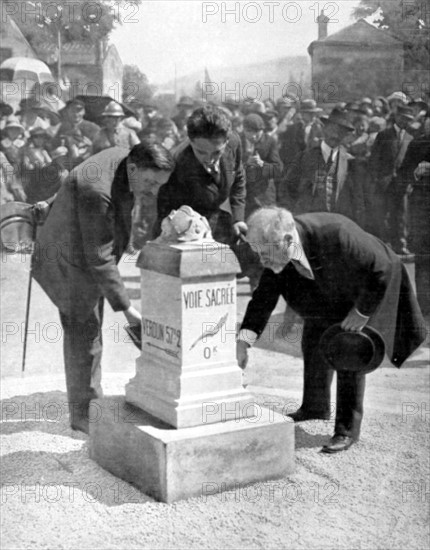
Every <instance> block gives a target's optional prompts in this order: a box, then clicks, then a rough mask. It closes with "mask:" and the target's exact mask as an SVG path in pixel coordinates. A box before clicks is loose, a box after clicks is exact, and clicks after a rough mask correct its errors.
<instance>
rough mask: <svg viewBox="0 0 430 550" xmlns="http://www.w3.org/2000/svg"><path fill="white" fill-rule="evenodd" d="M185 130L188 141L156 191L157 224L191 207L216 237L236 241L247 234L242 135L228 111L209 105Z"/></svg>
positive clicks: (194, 114) (188, 123)
mask: <svg viewBox="0 0 430 550" xmlns="http://www.w3.org/2000/svg"><path fill="white" fill-rule="evenodd" d="M187 130H188V137H189V140H190V144H189V145H187V146H186V147H185V149H183V150H182V151H181V152H180V153H179V154H178V156H177V158H176V167H175V170H174V171H173V173H172V175H171V176H170V178H169V181H168V182H167V183H166V185H163V186H162V187H161V189H160V192H159V194H158V222H159V226H161V221H162V220H163V219H164V218H165V217H166V216H167V215H168V214H170V212H171V210H173V209H175V210H177V209H178V208H180V207H181V206H182V205H188V206H190V207H191V208H193V209H194V210H196V212H198V213H199V214H201V215H202V216H205V217H206V218H207V220H208V222H209V224H210V226H211V229H212V233H213V236H214V238H215V240H217V241H219V242H223V243H226V244H233V243H234V242H235V241H236V239H237V237H239V235H240V234H242V233H246V224H245V222H244V216H245V196H246V189H245V175H244V170H243V164H242V150H241V145H240V139H239V137H238V136H237V134H234V133H232V132H231V124H230V121H229V119H228V117H227V116H226V114H225V113H224V112H223V111H222V110H221V109H218V108H217V107H214V106H210V105H208V106H205V107H201V108H199V109H196V110H195V111H194V112H193V113H192V114H191V116H190V117H189V118H188V121H187Z"/></svg>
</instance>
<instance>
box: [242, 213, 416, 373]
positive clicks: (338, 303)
mask: <svg viewBox="0 0 430 550" xmlns="http://www.w3.org/2000/svg"><path fill="white" fill-rule="evenodd" d="M296 224H297V229H298V232H299V235H300V239H301V243H302V246H303V250H304V253H305V254H306V257H307V258H308V260H309V263H310V265H311V268H312V271H313V273H314V276H315V280H310V279H306V278H304V277H303V276H301V275H299V273H298V272H297V270H296V269H295V267H294V266H293V265H292V264H291V262H290V263H289V264H287V266H286V267H285V268H284V269H283V271H282V272H281V273H279V274H275V273H274V272H273V271H272V270H270V269H265V270H264V272H263V275H262V277H261V280H260V283H259V285H258V288H257V289H256V290H255V292H254V294H253V297H252V300H251V302H250V303H249V305H248V308H247V311H246V314H245V318H244V320H243V323H242V328H243V329H249V330H252V331H254V332H256V333H257V334H258V335H260V334H261V333H262V332H263V330H264V327H265V325H266V323H267V321H268V320H269V318H270V315H271V313H272V311H273V309H274V308H275V306H276V304H277V302H278V299H279V296H283V297H284V299H285V300H286V301H287V303H288V304H289V305H290V306H291V307H292V308H293V309H294V310H295V311H297V313H299V314H300V315H301V316H302V317H303V318H304V320H305V323H306V322H307V321H308V320H311V319H312V320H313V322H314V323H315V321H317V320H318V318H322V319H324V320H327V319H330V320H331V321H332V322H333V324H334V323H336V322H340V321H342V320H343V319H344V318H345V317H346V316H347V314H348V312H349V311H350V310H351V309H352V308H353V307H355V308H356V309H357V310H358V311H359V312H360V313H362V314H363V315H367V316H369V317H370V319H369V323H368V324H369V326H372V327H373V328H375V329H376V330H378V331H379V332H380V333H381V334H382V336H383V338H384V341H385V344H386V351H387V354H388V356H389V357H390V359H391V361H392V362H393V363H394V364H395V365H397V366H400V365H401V364H402V363H403V362H404V361H405V359H406V358H407V357H408V356H409V355H410V354H411V353H412V352H413V351H414V350H415V349H416V348H417V347H418V346H419V345H420V344H421V343H422V342H423V341H424V339H425V336H426V335H425V329H424V321H423V318H422V315H421V312H420V309H419V306H418V303H417V301H416V298H415V296H414V294H413V291H412V288H411V285H410V282H409V279H408V275H407V272H406V270H405V268H404V266H403V265H402V264H401V262H400V260H399V259H398V257H397V256H396V255H395V254H394V253H393V252H392V251H391V250H390V249H389V248H388V247H386V246H385V245H384V244H383V243H382V242H381V241H380V240H379V239H377V238H376V237H373V236H372V235H370V234H369V233H366V232H365V231H363V230H362V229H360V227H358V226H357V225H356V224H355V223H354V222H352V221H351V220H348V219H347V218H345V217H343V216H340V215H338V214H327V213H319V214H305V215H302V216H297V218H296Z"/></svg>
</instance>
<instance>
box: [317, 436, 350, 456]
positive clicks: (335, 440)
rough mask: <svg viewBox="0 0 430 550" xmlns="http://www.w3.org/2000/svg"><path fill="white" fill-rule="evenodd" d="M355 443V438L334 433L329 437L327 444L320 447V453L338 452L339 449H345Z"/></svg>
mask: <svg viewBox="0 0 430 550" xmlns="http://www.w3.org/2000/svg"><path fill="white" fill-rule="evenodd" d="M353 443H355V440H354V439H352V437H349V436H348V435H334V436H333V437H332V438H331V439H330V443H329V444H328V445H324V447H323V448H322V449H321V452H322V453H339V452H340V451H346V450H347V449H349V448H350V447H351V445H352V444H353Z"/></svg>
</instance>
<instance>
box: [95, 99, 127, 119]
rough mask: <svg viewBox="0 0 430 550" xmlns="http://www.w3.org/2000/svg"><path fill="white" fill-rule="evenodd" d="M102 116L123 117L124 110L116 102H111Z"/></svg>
mask: <svg viewBox="0 0 430 550" xmlns="http://www.w3.org/2000/svg"><path fill="white" fill-rule="evenodd" d="M101 116H110V117H123V116H125V114H124V109H123V108H122V107H121V105H120V104H119V103H117V102H116V101H110V102H109V103H108V104H107V105H106V107H105V108H104V109H103V111H102V113H101Z"/></svg>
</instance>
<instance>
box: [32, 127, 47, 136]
mask: <svg viewBox="0 0 430 550" xmlns="http://www.w3.org/2000/svg"><path fill="white" fill-rule="evenodd" d="M30 137H49V134H48V132H47V131H46V130H45V129H44V128H41V127H40V126H37V127H36V128H32V129H31V130H30Z"/></svg>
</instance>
